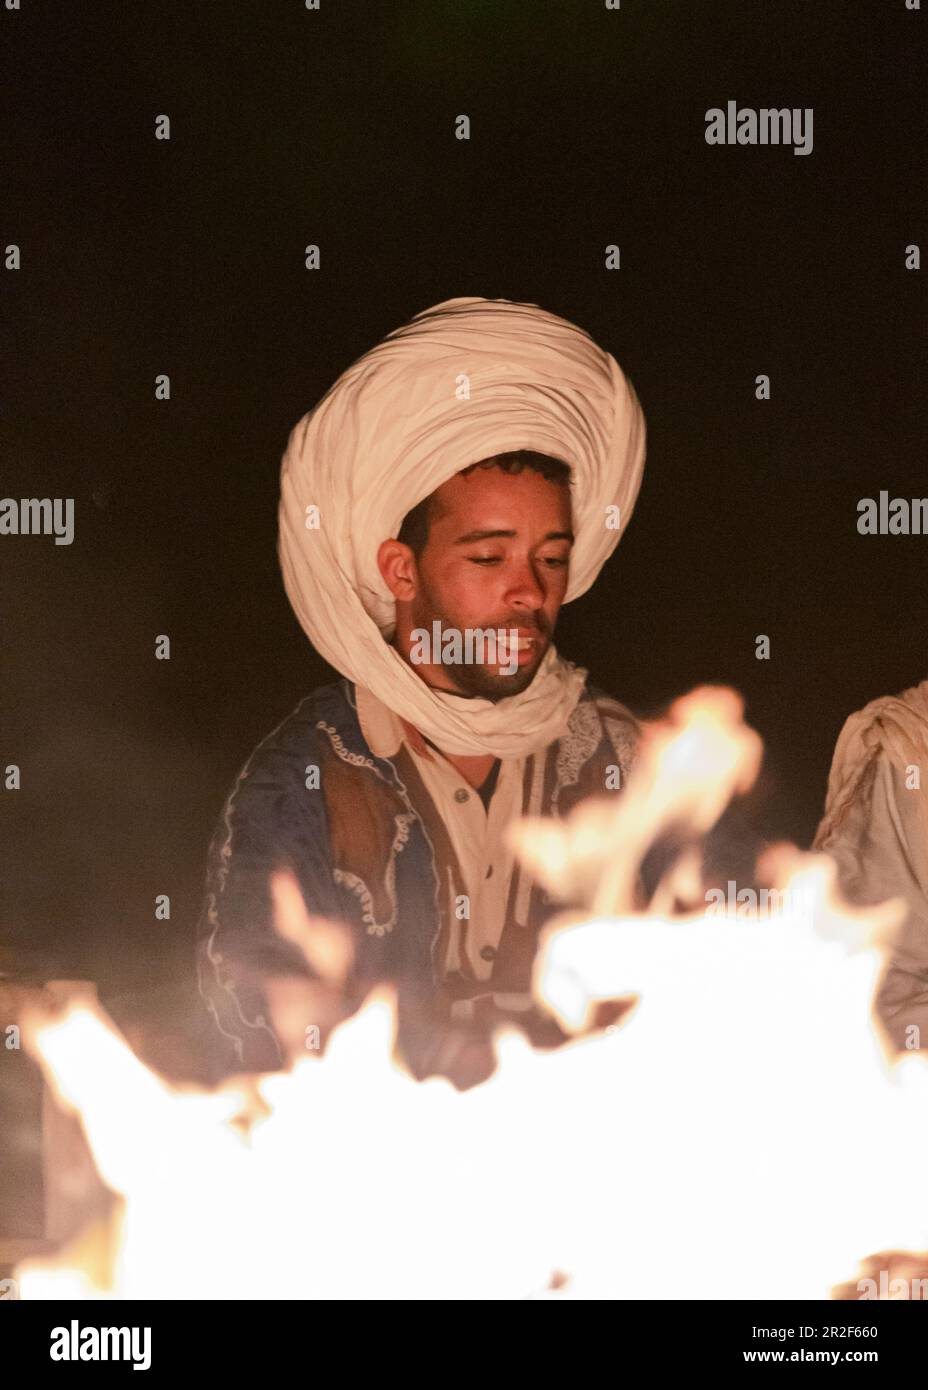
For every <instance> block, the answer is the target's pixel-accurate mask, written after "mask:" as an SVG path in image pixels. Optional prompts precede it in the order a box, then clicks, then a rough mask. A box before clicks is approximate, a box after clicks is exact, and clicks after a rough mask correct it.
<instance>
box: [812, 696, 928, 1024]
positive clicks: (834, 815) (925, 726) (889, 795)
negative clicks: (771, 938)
mask: <svg viewBox="0 0 928 1390" xmlns="http://www.w3.org/2000/svg"><path fill="white" fill-rule="evenodd" d="M926 778H928V681H923V682H922V683H921V685H917V686H915V687H913V688H912V689H911V690H905V691H903V693H902V694H901V695H899V696H884V697H881V698H880V699H878V700H871V702H870V704H869V705H867V706H866V707H865V708H864V709H862V710H860V711H859V712H858V713H857V714H853V715H851V717H850V718H849V719H848V720H847V722H846V723H845V725H844V728H843V729H842V730H841V734H840V736H839V738H838V742H837V745H836V747H835V754H834V758H833V761H832V765H831V772H830V774H829V778H828V796H827V800H826V804H825V815H824V817H823V819H822V823H821V825H820V826H819V828H818V833H817V834H816V837H815V843H814V846H813V848H815V849H819V850H824V851H825V852H826V853H827V854H829V855H831V857H832V858H833V859H834V860H835V862H836V864H837V866H838V875H839V884H840V886H841V888H842V890H843V892H844V894H845V896H846V897H847V898H848V900H849V901H851V902H854V903H856V904H859V905H862V906H872V905H874V904H876V903H880V902H885V901H886V900H887V899H888V898H902V899H904V900H905V902H906V905H907V909H908V910H907V912H906V915H905V918H904V920H903V922H902V924H901V926H900V927H899V928H898V929H897V930H896V932H895V934H894V935H893V937H892V938H891V940H890V942H889V949H888V951H887V955H886V960H885V964H884V968H883V972H882V976H881V980H880V983H879V986H878V989H877V996H876V1001H875V1003H876V1013H877V1017H878V1019H879V1021H880V1023H881V1025H882V1027H883V1028H884V1030H885V1031H886V1033H887V1034H888V1037H889V1039H890V1041H891V1043H892V1045H893V1046H894V1047H895V1048H897V1049H899V1050H903V1049H908V1050H913V1049H919V1048H928V791H926V790H925V787H924V785H923V783H924V781H925V779H926Z"/></svg>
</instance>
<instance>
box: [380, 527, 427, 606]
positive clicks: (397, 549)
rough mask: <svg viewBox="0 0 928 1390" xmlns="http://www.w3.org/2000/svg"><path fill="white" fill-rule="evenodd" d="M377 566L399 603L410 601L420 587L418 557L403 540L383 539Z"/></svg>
mask: <svg viewBox="0 0 928 1390" xmlns="http://www.w3.org/2000/svg"><path fill="white" fill-rule="evenodd" d="M377 568H378V569H379V570H380V573H381V575H382V576H383V581H384V583H385V584H386V585H387V588H388V589H389V590H390V593H391V594H392V595H393V597H394V598H395V599H396V601H397V603H409V602H410V601H411V600H412V599H414V598H415V596H416V593H417V590H418V587H419V569H418V566H417V564H416V557H415V554H414V553H413V551H412V549H411V547H410V546H408V545H404V544H403V542H402V541H396V540H388V541H382V542H381V543H380V546H379V547H378V550H377Z"/></svg>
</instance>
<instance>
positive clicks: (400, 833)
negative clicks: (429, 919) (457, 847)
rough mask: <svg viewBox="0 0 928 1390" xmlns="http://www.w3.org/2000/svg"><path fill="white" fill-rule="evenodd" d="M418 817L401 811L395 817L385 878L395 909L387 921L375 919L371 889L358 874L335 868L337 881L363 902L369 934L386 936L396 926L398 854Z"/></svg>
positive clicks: (362, 912)
mask: <svg viewBox="0 0 928 1390" xmlns="http://www.w3.org/2000/svg"><path fill="white" fill-rule="evenodd" d="M415 819H416V816H415V814H411V815H404V814H402V813H400V814H399V815H397V816H394V817H393V821H394V824H395V826H396V833H395V834H394V836H393V843H392V844H391V846H390V859H389V862H388V863H387V873H386V878H385V880H384V887H385V888H386V892H387V897H388V898H389V900H390V903H391V905H392V907H393V911H392V912H391V913H390V916H389V918H388V920H387V921H386V922H377V921H375V919H374V899H373V896H372V894H371V891H370V889H369V888H368V886H367V884H366V883H365V882H364V880H363V878H360V877H359V876H358V875H357V874H353V873H351V872H350V871H349V870H348V869H337V868H336V869H333V877H334V878H335V882H336V883H340V884H343V885H344V886H345V887H346V888H350V889H351V891H352V893H354V894H355V896H356V897H357V898H358V899H359V900H360V903H361V920H362V921H363V923H364V925H365V927H366V928H367V934H368V936H386V934H387V932H390V931H392V930H393V928H394V927H395V926H396V916H397V907H396V856H397V855H398V854H402V852H403V849H404V847H405V846H406V844H407V843H408V841H409V827H410V825H411V824H412V822H413V821H414V820H415Z"/></svg>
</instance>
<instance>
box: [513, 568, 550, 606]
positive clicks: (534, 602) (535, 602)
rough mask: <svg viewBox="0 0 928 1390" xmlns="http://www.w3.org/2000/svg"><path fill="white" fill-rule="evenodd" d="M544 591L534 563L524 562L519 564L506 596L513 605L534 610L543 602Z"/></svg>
mask: <svg viewBox="0 0 928 1390" xmlns="http://www.w3.org/2000/svg"><path fill="white" fill-rule="evenodd" d="M545 592H546V591H545V587H544V585H543V584H542V582H541V580H540V579H539V577H538V574H537V573H536V571H535V567H534V565H532V564H530V563H526V564H524V565H522V566H520V568H519V571H518V573H517V574H516V575H515V576H514V577H513V580H512V583H511V584H510V585H509V589H508V592H507V594H506V598H507V599H508V601H509V602H510V603H511V604H513V605H514V606H517V607H522V608H528V609H531V610H532V611H534V610H535V609H537V608H541V607H542V605H543V604H544V601H545Z"/></svg>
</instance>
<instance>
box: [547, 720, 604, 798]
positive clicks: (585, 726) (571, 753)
mask: <svg viewBox="0 0 928 1390" xmlns="http://www.w3.org/2000/svg"><path fill="white" fill-rule="evenodd" d="M601 739H602V722H601V720H600V717H599V711H598V710H597V708H596V704H595V702H594V701H593V700H581V701H580V703H579V704H578V705H577V706H576V707H575V708H574V711H573V714H571V716H570V719H569V721H568V724H567V732H566V734H565V735H564V737H563V738H562V739H560V740H559V742H558V748H557V763H556V775H557V781H556V784H555V787H554V794H553V796H552V797H551V808H552V810H553V809H554V807H555V806H556V805H557V802H558V797H559V796H560V794H561V792H562V791H563V790H564V788H565V787H572V786H574V785H575V784H576V783H577V781H578V780H579V778H580V769H581V767H583V764H584V763H586V762H588V761H589V759H590V758H591V757H592V756H593V754H594V753H595V752H596V749H597V748H598V747H599V744H600V741H601Z"/></svg>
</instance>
